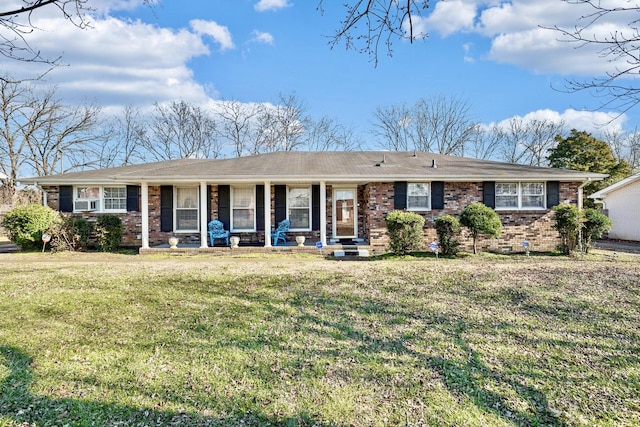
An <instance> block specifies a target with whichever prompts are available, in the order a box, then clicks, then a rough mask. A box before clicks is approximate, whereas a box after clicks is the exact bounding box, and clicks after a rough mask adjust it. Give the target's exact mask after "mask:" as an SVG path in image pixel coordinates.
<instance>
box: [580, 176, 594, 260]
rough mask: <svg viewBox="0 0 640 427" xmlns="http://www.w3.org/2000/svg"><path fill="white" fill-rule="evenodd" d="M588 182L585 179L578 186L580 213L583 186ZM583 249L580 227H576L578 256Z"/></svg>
mask: <svg viewBox="0 0 640 427" xmlns="http://www.w3.org/2000/svg"><path fill="white" fill-rule="evenodd" d="M590 182H591V178H587V180H586V181H585V182H583V183H582V184H580V186H579V187H578V211H582V204H583V198H584V193H583V188H584V187H585V185H587V184H589V183H590ZM583 249H584V248H583V247H582V227H578V250H579V251H580V254H584V252H583Z"/></svg>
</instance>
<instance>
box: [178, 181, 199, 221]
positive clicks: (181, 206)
mask: <svg viewBox="0 0 640 427" xmlns="http://www.w3.org/2000/svg"><path fill="white" fill-rule="evenodd" d="M175 194H176V196H175V197H176V215H175V218H176V225H175V228H174V229H175V230H176V231H197V230H198V228H199V227H198V224H199V221H198V211H199V210H198V187H176V192H175Z"/></svg>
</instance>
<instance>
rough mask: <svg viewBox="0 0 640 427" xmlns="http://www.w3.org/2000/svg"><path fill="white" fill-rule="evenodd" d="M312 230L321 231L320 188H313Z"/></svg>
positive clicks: (317, 186)
mask: <svg viewBox="0 0 640 427" xmlns="http://www.w3.org/2000/svg"><path fill="white" fill-rule="evenodd" d="M311 229H312V230H314V231H320V186H319V185H312V186H311Z"/></svg>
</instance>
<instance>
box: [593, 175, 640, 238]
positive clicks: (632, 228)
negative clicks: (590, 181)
mask: <svg viewBox="0 0 640 427" xmlns="http://www.w3.org/2000/svg"><path fill="white" fill-rule="evenodd" d="M589 197H590V198H592V199H595V202H596V203H601V204H602V207H603V209H605V211H606V212H607V215H608V216H609V218H610V219H611V221H612V222H613V228H612V229H611V231H610V232H609V238H610V239H620V240H633V241H640V173H639V174H636V175H632V176H630V177H629V178H625V179H623V180H622V181H619V182H616V183H615V184H613V185H610V186H609V187H607V188H603V189H602V190H600V191H598V192H596V193H593V194H592V195H590V196H589Z"/></svg>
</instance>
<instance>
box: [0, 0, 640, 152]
mask: <svg viewBox="0 0 640 427" xmlns="http://www.w3.org/2000/svg"><path fill="white" fill-rule="evenodd" d="M610 1H612V2H615V1H618V2H620V1H623V0H610ZM317 3H318V2H317V1H316V0H233V1H230V0H206V1H205V0H189V1H180V2H179V1H176V0H162V1H161V2H160V3H158V4H155V5H154V6H153V7H151V8H149V7H148V6H145V5H143V4H142V0H118V1H113V0H112V1H108V0H92V3H91V4H92V5H93V6H94V7H95V8H96V14H95V16H94V18H93V25H92V26H93V28H92V29H88V30H80V29H78V28H76V27H74V26H72V25H70V24H69V23H68V22H64V21H63V20H62V19H61V18H59V17H57V16H55V15H51V16H48V14H47V13H48V12H44V11H43V12H40V13H38V14H36V15H35V16H34V19H35V20H36V24H37V25H38V27H39V28H40V30H38V31H36V32H34V33H33V34H30V35H29V41H30V42H31V43H32V44H33V45H34V46H36V47H38V48H39V49H41V50H42V52H43V54H45V55H50V56H52V57H53V56H57V55H59V54H60V53H62V55H63V62H64V63H66V64H68V65H67V66H64V67H59V68H57V69H56V70H54V71H52V72H51V73H49V74H48V76H47V79H48V83H49V84H55V85H57V87H58V93H59V95H60V96H61V97H62V98H63V100H64V101H66V102H69V103H73V102H80V101H81V100H83V99H84V100H89V101H92V102H96V103H98V104H100V105H103V106H104V107H105V109H106V111H113V112H117V111H118V110H119V109H120V108H122V106H124V105H137V106H140V107H141V108H146V107H149V106H151V105H152V104H153V103H154V102H170V101H172V100H177V99H184V100H188V101H191V102H194V103H197V104H201V105H213V104H215V103H216V102H221V101H223V100H238V101H241V102H247V103H252V102H258V103H261V102H274V101H275V100H276V99H277V97H278V94H279V93H283V94H291V93H295V94H296V95H297V96H298V97H299V98H300V99H301V100H303V101H304V102H305V104H306V105H307V107H308V112H309V113H310V114H311V115H312V116H313V117H315V118H319V117H322V116H329V117H333V118H336V119H338V120H339V121H340V122H342V123H343V124H345V125H348V126H351V127H353V128H354V130H355V131H356V132H357V133H359V134H360V135H361V137H362V139H364V140H365V141H367V142H369V145H370V147H371V148H375V141H373V139H372V138H373V137H372V135H371V134H370V133H369V131H370V130H371V121H372V120H373V113H374V110H375V108H376V107H377V106H387V105H391V104H401V103H407V104H412V103H414V102H415V101H417V100H418V99H420V98H428V97H431V96H437V95H445V96H451V97H459V98H462V99H464V100H465V101H466V102H467V103H468V104H469V105H470V113H471V114H472V115H473V116H474V118H475V119H476V120H478V121H480V122H481V123H484V124H490V123H499V122H502V121H505V120H508V119H509V118H511V117H513V116H520V117H524V118H534V117H535V118H546V119H551V120H560V119H562V120H564V121H565V123H566V124H567V126H568V127H569V128H577V129H579V130H587V131H591V132H594V133H597V132H599V131H600V130H601V128H602V125H603V124H606V123H607V122H609V120H610V118H611V116H608V115H606V114H605V113H603V112H597V111H592V110H593V109H595V108H597V107H598V105H599V102H600V101H599V100H598V99H597V98H594V97H593V96H592V95H591V94H588V93H564V92H562V90H561V89H563V87H564V85H565V79H566V78H571V77H576V76H577V77H583V76H584V77H589V76H597V75H602V73H603V72H604V70H606V69H607V68H606V67H608V66H610V64H608V63H607V61H606V60H603V59H598V57H597V55H596V54H595V52H593V51H589V50H588V49H586V48H583V49H575V46H573V45H570V44H567V43H561V42H559V41H558V40H557V38H558V36H559V35H558V33H556V32H554V31H550V30H545V29H543V28H541V27H540V26H553V25H560V26H569V27H570V26H573V25H574V23H575V20H576V18H577V17H579V16H580V14H581V13H582V12H583V11H581V10H580V9H578V7H577V6H570V5H567V4H566V3H565V2H562V1H561V0H513V1H510V2H507V1H498V0H488V1H473V0H451V1H443V0H440V1H433V2H432V3H431V7H430V9H429V10H428V11H427V13H426V14H425V15H424V16H423V18H421V19H419V21H418V22H417V25H418V26H419V28H420V29H422V30H423V31H426V32H428V33H429V37H428V38H427V39H426V40H425V41H416V42H414V43H413V44H410V43H408V42H407V41H401V40H395V41H394V44H393V56H392V57H389V56H387V52H386V49H385V48H384V47H383V48H381V50H380V52H379V62H378V64H377V66H375V65H374V64H373V62H372V61H371V58H370V57H368V56H367V55H366V54H363V53H359V52H357V51H356V50H346V49H345V47H344V45H338V46H336V47H335V48H333V49H330V47H329V45H328V43H329V38H328V37H327V36H329V35H331V34H332V33H333V32H334V31H335V29H336V28H337V27H338V25H339V21H340V20H341V19H342V18H343V17H344V14H345V9H344V7H343V6H342V3H343V2H342V1H337V0H325V2H324V8H325V10H324V14H321V13H320V12H319V11H318V10H316V6H317ZM610 25H614V26H615V25H618V24H617V23H610ZM607 28H611V27H607ZM597 30H598V29H597V28H596V29H595V31H597ZM3 63H4V64H3V65H4V68H5V69H6V70H8V71H9V72H10V73H12V74H13V75H14V76H20V77H22V76H25V75H29V74H34V73H36V71H37V70H36V67H35V66H34V65H33V64H24V63H18V62H8V61H6V60H3ZM554 88H556V89H554ZM637 124H638V115H637V112H635V111H633V110H632V111H630V112H627V113H626V114H624V115H622V116H620V117H618V118H617V119H615V120H614V121H613V122H611V123H609V124H608V125H607V126H608V127H610V128H613V129H623V130H626V131H631V130H632V129H633V128H634V127H635V126H636V125H637Z"/></svg>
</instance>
